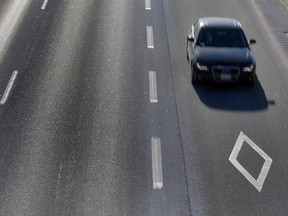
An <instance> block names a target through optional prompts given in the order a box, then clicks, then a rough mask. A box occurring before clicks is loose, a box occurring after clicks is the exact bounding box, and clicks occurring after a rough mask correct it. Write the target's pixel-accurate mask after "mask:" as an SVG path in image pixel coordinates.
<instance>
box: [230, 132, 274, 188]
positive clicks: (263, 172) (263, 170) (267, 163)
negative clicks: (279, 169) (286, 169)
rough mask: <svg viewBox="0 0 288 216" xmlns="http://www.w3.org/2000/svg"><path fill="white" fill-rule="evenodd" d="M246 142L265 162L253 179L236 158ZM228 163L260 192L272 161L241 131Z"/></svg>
mask: <svg viewBox="0 0 288 216" xmlns="http://www.w3.org/2000/svg"><path fill="white" fill-rule="evenodd" d="M244 142H246V143H247V144H248V145H250V146H251V147H252V148H253V149H254V150H255V151H256V152H257V153H258V154H259V155H261V157H262V158H263V159H264V160H265V162H264V164H263V167H262V168H261V171H260V174H259V176H258V178H257V179H255V178H254V177H253V176H252V175H251V174H250V173H249V172H248V171H247V170H246V169H245V168H244V167H243V166H242V165H241V164H240V163H239V162H238V161H237V157H238V154H239V152H240V150H241V148H242V145H243V143H244ZM229 160H230V162H231V163H232V164H233V165H234V166H235V167H236V168H237V169H238V170H239V171H240V172H241V173H242V175H244V177H245V178H246V179H247V180H248V181H249V182H250V183H251V184H252V185H253V186H254V187H255V188H256V189H257V190H258V191H259V192H261V190H262V187H263V184H264V181H265V179H266V177H267V175H268V172H269V169H270V167H271V164H272V159H271V158H270V157H269V156H268V155H267V154H266V153H265V152H264V151H263V150H262V149H260V148H259V147H258V146H257V145H256V144H255V143H254V142H253V141H252V140H251V139H250V138H249V137H247V136H246V135H245V134H244V133H243V132H242V131H241V132H240V134H239V137H238V139H237V141H236V143H235V146H234V148H233V150H232V152H231V155H230V157H229Z"/></svg>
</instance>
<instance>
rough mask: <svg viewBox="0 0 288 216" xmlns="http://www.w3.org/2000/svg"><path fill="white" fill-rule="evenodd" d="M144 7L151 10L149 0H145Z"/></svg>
mask: <svg viewBox="0 0 288 216" xmlns="http://www.w3.org/2000/svg"><path fill="white" fill-rule="evenodd" d="M145 9H146V10H151V0H145Z"/></svg>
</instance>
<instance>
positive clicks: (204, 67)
mask: <svg viewBox="0 0 288 216" xmlns="http://www.w3.org/2000/svg"><path fill="white" fill-rule="evenodd" d="M196 65H197V68H198V69H199V70H201V71H208V67H207V66H206V65H200V64H199V63H198V62H197V64H196Z"/></svg>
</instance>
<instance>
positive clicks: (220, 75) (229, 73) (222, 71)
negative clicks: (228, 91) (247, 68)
mask: <svg viewBox="0 0 288 216" xmlns="http://www.w3.org/2000/svg"><path fill="white" fill-rule="evenodd" d="M212 73H213V77H214V80H215V82H237V81H238V78H239V75H240V67H238V66H230V65H227V66H226V65H214V66H212Z"/></svg>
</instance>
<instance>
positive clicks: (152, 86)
mask: <svg viewBox="0 0 288 216" xmlns="http://www.w3.org/2000/svg"><path fill="white" fill-rule="evenodd" d="M149 91H150V102H151V103H157V102H158V97H157V81H156V72H155V71H149Z"/></svg>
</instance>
